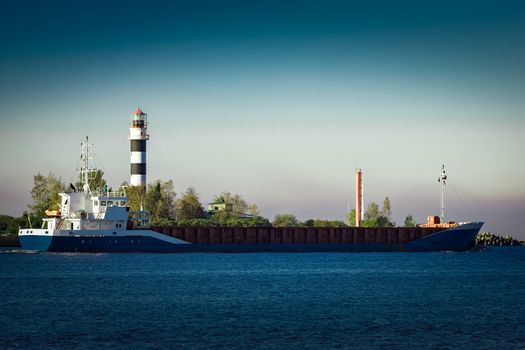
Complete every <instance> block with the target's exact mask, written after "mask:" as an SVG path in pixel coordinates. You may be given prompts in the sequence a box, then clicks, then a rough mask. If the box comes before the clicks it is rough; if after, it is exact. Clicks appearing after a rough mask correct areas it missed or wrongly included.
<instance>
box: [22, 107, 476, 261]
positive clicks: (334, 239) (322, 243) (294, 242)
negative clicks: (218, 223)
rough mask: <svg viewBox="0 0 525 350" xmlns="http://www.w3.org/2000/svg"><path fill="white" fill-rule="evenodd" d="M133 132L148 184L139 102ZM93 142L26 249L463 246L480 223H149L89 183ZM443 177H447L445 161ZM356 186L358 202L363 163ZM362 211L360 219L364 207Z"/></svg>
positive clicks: (27, 233) (135, 174) (29, 235)
mask: <svg viewBox="0 0 525 350" xmlns="http://www.w3.org/2000/svg"><path fill="white" fill-rule="evenodd" d="M129 136H130V137H129V139H130V163H131V171H130V175H131V176H130V184H131V185H132V186H142V187H145V185H146V141H147V140H149V135H148V133H147V120H146V114H145V113H143V112H142V111H141V110H140V109H137V110H136V111H135V112H134V113H133V114H132V120H131V123H130V134H129ZM90 147H92V145H90V144H89V143H88V139H87V138H86V140H85V142H82V143H81V148H82V154H81V162H82V166H81V168H80V178H81V179H83V181H82V183H83V185H82V188H81V189H77V188H75V186H73V185H71V186H70V187H71V191H70V192H67V193H66V192H64V193H60V198H61V201H60V204H59V208H58V209H56V208H54V210H47V211H46V215H47V217H46V218H44V219H43V223H42V227H41V228H32V227H29V228H24V229H20V230H19V232H18V238H19V241H20V245H21V247H22V249H25V250H36V251H48V252H84V253H105V252H108V253H110V252H155V253H189V252H223V253H233V252H387V251H388V252H391V251H392V252H393V251H407V252H426V251H464V250H467V249H470V248H471V247H472V246H473V244H474V240H475V237H476V235H477V234H478V232H479V230H480V229H481V226H482V225H483V223H482V222H461V223H456V222H446V223H445V222H442V221H443V220H442V219H441V220H440V218H439V217H434V216H430V217H429V219H428V222H427V223H426V224H423V225H418V226H417V227H181V226H174V227H168V228H166V227H164V228H156V227H150V219H149V213H148V212H147V211H144V210H139V211H134V212H133V211H130V207H129V205H128V204H129V203H128V198H127V196H126V193H125V192H118V191H117V192H114V191H107V190H106V189H104V190H102V191H100V190H99V191H92V190H91V188H90V186H89V175H90V174H91V173H92V172H93V169H92V168H91V166H90V159H92V150H91V148H90ZM441 180H442V181H443V182H442V184H444V181H445V180H446V175H444V169H443V173H442V175H441V177H440V181H441ZM442 188H443V187H442ZM357 189H358V191H357V196H356V197H357V205H358V206H357V207H358V208H359V209H361V208H362V201H363V199H362V181H361V175H360V171H359V177H358V181H357ZM442 193H443V191H442ZM442 203H443V195H442ZM358 213H360V214H358V217H357V222H358V223H359V219H360V217H361V216H362V211H361V210H359V211H358ZM441 214H442V217H443V204H442V213H441ZM358 226H359V224H358Z"/></svg>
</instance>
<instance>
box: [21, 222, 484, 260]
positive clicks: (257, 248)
mask: <svg viewBox="0 0 525 350" xmlns="http://www.w3.org/2000/svg"><path fill="white" fill-rule="evenodd" d="M480 228H481V225H479V226H475V227H472V228H461V229H449V230H444V231H440V232H438V233H435V234H431V235H428V236H425V237H423V238H420V239H416V240H413V241H409V242H405V243H396V244H384V243H372V244H352V243H348V244H344V243H338V244H173V243H170V242H166V241H163V240H160V239H157V238H153V237H148V236H120V237H110V236H84V237H78V236H77V237H74V236H36V235H35V236H29V235H26V236H20V243H21V245H22V248H23V249H28V250H39V251H50V252H84V253H105V252H115V253H129V252H154V253H193V252H219V253H243V252H395V251H407V252H428V251H464V250H468V249H470V248H471V247H472V246H473V243H474V239H475V237H476V235H477V233H478V232H479V230H480Z"/></svg>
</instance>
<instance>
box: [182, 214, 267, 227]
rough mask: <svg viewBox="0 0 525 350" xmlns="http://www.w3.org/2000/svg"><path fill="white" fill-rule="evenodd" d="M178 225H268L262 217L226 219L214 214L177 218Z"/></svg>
mask: <svg viewBox="0 0 525 350" xmlns="http://www.w3.org/2000/svg"><path fill="white" fill-rule="evenodd" d="M177 225H178V226H201V227H209V226H222V227H269V226H271V224H270V222H269V221H268V219H265V218H262V217H253V218H239V217H230V218H227V219H221V220H216V219H215V216H214V217H211V218H209V219H202V218H201V219H182V220H177Z"/></svg>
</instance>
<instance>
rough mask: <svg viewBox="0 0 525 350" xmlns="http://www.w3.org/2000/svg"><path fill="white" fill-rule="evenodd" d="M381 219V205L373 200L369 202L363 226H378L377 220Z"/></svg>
mask: <svg viewBox="0 0 525 350" xmlns="http://www.w3.org/2000/svg"><path fill="white" fill-rule="evenodd" d="M378 219H379V206H378V205H377V204H376V203H375V202H372V203H370V204H368V208H367V209H366V212H365V215H364V220H363V224H362V226H364V227H377V226H378V225H377V220H378Z"/></svg>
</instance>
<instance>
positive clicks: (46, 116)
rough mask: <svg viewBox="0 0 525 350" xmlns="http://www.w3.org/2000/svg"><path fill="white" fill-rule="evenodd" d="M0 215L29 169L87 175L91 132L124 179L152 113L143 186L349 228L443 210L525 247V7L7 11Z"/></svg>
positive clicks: (21, 196) (169, 5) (296, 5)
mask: <svg viewBox="0 0 525 350" xmlns="http://www.w3.org/2000/svg"><path fill="white" fill-rule="evenodd" d="M0 6H1V8H0V10H1V11H0V19H1V24H0V32H1V35H0V38H1V47H0V140H1V141H0V142H1V144H0V145H1V148H0V161H1V162H2V164H4V170H3V171H2V172H1V174H0V177H1V182H0V198H1V201H0V212H2V213H8V214H17V215H18V214H20V213H21V212H22V211H23V210H24V209H25V208H26V205H27V204H28V202H29V201H30V196H29V190H30V189H31V185H32V175H33V174H35V173H37V172H41V173H48V172H53V173H55V174H56V175H58V176H61V177H62V179H63V180H64V181H66V182H69V181H70V179H71V178H72V177H73V176H74V174H75V167H76V166H77V163H78V155H77V151H78V150H77V145H78V144H79V143H80V141H81V139H82V138H83V137H84V136H86V135H89V136H90V139H91V140H92V141H93V142H94V143H95V150H96V153H97V156H98V158H99V160H100V161H101V166H102V167H103V168H104V170H105V172H106V174H107V175H108V180H109V181H110V183H111V184H113V185H115V186H116V185H118V184H119V183H120V182H122V181H124V180H128V178H129V174H128V171H129V155H128V152H129V145H128V141H127V139H126V137H127V123H128V120H129V116H130V113H131V112H132V111H133V110H134V109H135V108H136V107H137V106H140V107H141V108H142V109H143V110H144V111H145V112H147V113H148V114H149V119H150V134H151V141H149V144H148V147H149V151H148V179H149V180H150V181H152V180H155V179H162V180H167V179H172V180H173V181H174V183H175V186H176V190H177V192H178V193H181V192H183V191H184V189H185V188H186V187H188V186H194V187H195V188H196V189H197V191H198V192H199V193H200V195H201V200H202V201H203V202H207V201H210V200H211V199H212V198H213V196H214V195H215V194H217V193H219V192H220V191H224V190H227V191H231V192H235V193H241V194H243V195H244V196H245V197H246V199H247V200H248V201H250V202H255V203H257V204H258V205H259V207H260V209H261V212H262V214H264V215H266V216H268V217H270V218H272V217H273V216H274V215H275V214H276V213H280V212H291V213H294V214H296V215H297V216H298V217H299V218H301V219H307V218H311V217H313V218H316V217H320V218H330V219H343V218H344V215H345V211H346V208H347V201H348V198H350V199H351V202H353V196H354V193H353V183H354V170H355V168H356V166H359V167H361V168H363V171H364V176H365V202H370V201H376V202H381V201H382V199H383V198H384V197H385V196H389V197H390V198H391V200H392V204H393V214H394V218H395V220H396V221H398V223H402V222H403V220H404V217H405V216H406V215H407V214H409V213H410V214H413V215H414V216H415V217H416V218H417V219H418V220H420V221H422V220H424V219H425V217H426V215H428V214H431V213H436V214H437V213H438V212H439V184H438V183H437V181H436V180H437V176H438V174H439V171H440V167H441V164H442V163H443V162H444V163H445V164H446V165H447V168H448V170H449V173H450V182H449V183H450V185H449V187H448V188H447V203H448V205H447V217H448V218H450V219H455V220H484V221H486V226H485V228H484V229H485V230H490V231H493V232H498V233H503V234H506V233H511V234H513V235H516V236H518V237H521V238H522V239H525V231H524V229H523V224H522V223H521V217H522V216H523V214H524V213H525V185H524V182H523V180H524V179H525V157H524V156H525V151H524V150H525V119H524V111H525V98H524V97H525V46H524V45H523V38H524V34H525V5H523V3H522V2H518V1H516V2H510V1H503V2H502V1H492V2H460V1H459V2H458V1H441V2H421V1H413V2H409V1H401V2H390V1H372V2H351V1H301V2H299V1H290V2H283V1H264V2H257V3H253V2H250V3H248V2H241V1H238V2H236V1H223V2H213V1H200V2H187V3H184V2H155V1H153V2H147V3H146V2H121V3H120V2H112V1H104V2H97V1H93V2H89V3H87V2H86V3H82V4H80V3H75V2H68V1H62V2H58V1H52V2H48V3H40V2H36V1H35V2H31V1H2V2H1V5H0Z"/></svg>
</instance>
